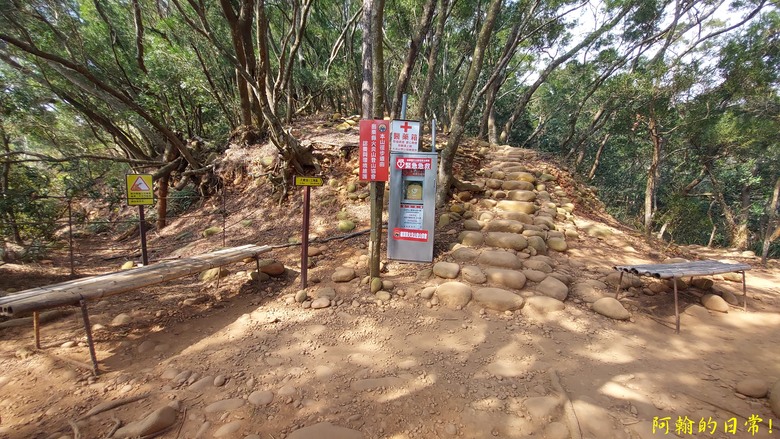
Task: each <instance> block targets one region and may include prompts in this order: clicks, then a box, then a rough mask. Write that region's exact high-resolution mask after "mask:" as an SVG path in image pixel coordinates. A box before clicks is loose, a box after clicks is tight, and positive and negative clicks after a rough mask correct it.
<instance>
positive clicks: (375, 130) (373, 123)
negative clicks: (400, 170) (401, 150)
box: [359, 119, 390, 181]
mask: <svg viewBox="0 0 780 439" xmlns="http://www.w3.org/2000/svg"><path fill="white" fill-rule="evenodd" d="M389 140H390V122H389V121H386V120H382V119H378V120H361V121H360V161H359V162H360V180H361V181H387V179H388V175H389V168H388V167H389V165H390V143H389Z"/></svg>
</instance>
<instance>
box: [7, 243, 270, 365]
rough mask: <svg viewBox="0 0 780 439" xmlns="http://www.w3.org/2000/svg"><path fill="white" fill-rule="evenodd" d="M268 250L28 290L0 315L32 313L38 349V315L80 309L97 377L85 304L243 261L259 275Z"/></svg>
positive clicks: (228, 252)
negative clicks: (252, 262) (254, 266)
mask: <svg viewBox="0 0 780 439" xmlns="http://www.w3.org/2000/svg"><path fill="white" fill-rule="evenodd" d="M269 250H271V247H270V246H256V245H244V246H240V247H233V248H227V249H223V250H218V251H215V252H211V253H205V254H202V255H197V256H191V257H188V258H181V259H176V260H172V261H162V262H158V263H155V264H153V265H147V266H144V267H138V268H132V269H129V270H123V271H118V272H113V273H106V274H102V275H97V276H90V277H84V278H80V279H74V280H70V281H67V282H61V283H58V284H54V285H48V286H44V287H38V288H31V289H29V290H24V291H20V292H18V293H14V294H10V295H8V296H5V297H0V315H5V316H11V317H13V316H19V315H28V314H29V313H30V312H32V314H33V332H34V333H35V347H36V348H38V349H40V347H41V343H40V325H39V318H38V316H39V312H40V311H43V310H47V309H51V308H57V307H62V306H80V307H81V315H82V319H83V320H84V330H85V331H86V333H87V344H88V345H89V354H90V356H91V358H92V366H93V372H94V373H95V375H97V374H98V361H97V356H96V355H95V346H94V344H93V342H92V328H91V326H90V324H89V313H88V310H87V301H89V300H97V299H102V298H104V297H109V296H113V295H115V294H120V293H126V292H129V291H133V290H137V289H139V288H143V287H148V286H151V285H156V284H160V283H163V282H167V281H169V280H174V279H178V278H182V277H185V276H189V275H193V274H197V273H200V272H202V271H204V270H208V269H211V268H217V267H222V266H224V265H229V264H233V263H236V262H239V261H243V260H245V259H254V260H255V262H256V264H257V269H258V271H259V270H260V261H259V256H260V254H262V253H265V252H267V251H269Z"/></svg>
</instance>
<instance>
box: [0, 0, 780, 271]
mask: <svg viewBox="0 0 780 439" xmlns="http://www.w3.org/2000/svg"><path fill="white" fill-rule="evenodd" d="M365 8H370V9H371V12H372V13H374V15H372V16H373V17H378V20H377V21H378V25H379V26H381V30H382V33H381V35H382V40H383V41H382V43H381V44H378V46H379V48H378V49H374V50H375V55H374V56H375V58H376V57H377V56H378V57H379V62H376V59H375V62H374V67H373V68H374V75H375V77H376V75H380V74H381V75H380V76H378V77H380V78H381V77H383V79H382V80H380V81H379V82H378V83H379V84H380V88H379V89H378V90H376V92H375V93H373V96H374V99H375V100H376V102H374V105H373V113H374V115H373V116H374V117H381V116H382V115H384V116H391V115H393V116H394V117H397V115H398V114H399V112H400V110H399V108H400V99H401V96H402V95H403V94H404V93H406V94H408V95H409V112H408V114H409V117H410V118H417V119H420V120H424V121H430V120H432V119H436V121H437V124H438V125H439V126H440V127H443V128H444V129H445V131H447V132H448V133H449V137H448V140H447V143H446V145H443V146H442V154H441V156H442V165H441V167H440V176H439V184H440V186H439V197H438V201H439V203H440V204H441V203H445V202H446V201H447V199H448V197H449V194H450V189H451V187H452V186H453V185H457V184H458V183H459V182H458V181H457V180H456V179H455V178H454V175H453V163H454V158H455V157H456V156H457V155H458V150H459V144H460V142H461V141H462V139H463V136H466V135H470V136H477V137H480V138H482V139H484V140H485V141H487V142H490V143H494V144H495V143H499V142H500V143H509V144H511V145H514V146H522V147H527V148H535V149H539V150H542V151H545V152H548V153H551V154H553V155H554V156H556V157H557V158H558V159H559V160H560V162H561V163H562V164H563V165H565V166H568V167H570V168H571V169H572V170H573V171H574V172H575V173H576V174H577V175H578V176H579V177H580V178H581V179H582V181H583V182H586V183H588V184H591V185H594V186H596V187H598V188H599V189H600V194H601V197H602V199H603V200H604V201H605V203H606V204H607V206H608V208H609V210H610V211H611V212H612V213H613V214H615V215H616V216H618V217H620V218H621V219H623V220H626V221H628V222H631V223H634V224H636V225H637V226H638V227H641V228H643V229H644V230H645V232H646V233H647V234H648V235H658V236H661V237H663V238H664V239H671V240H674V241H675V242H679V243H700V244H712V243H714V244H720V245H728V246H734V247H738V248H743V249H745V248H751V247H752V248H755V249H758V248H759V246H760V245H761V244H762V243H767V245H765V246H764V247H763V248H762V250H765V251H766V252H770V253H771V254H773V255H775V256H777V255H778V253H780V250H778V248H777V247H775V248H774V250H772V248H771V246H769V245H768V242H769V241H771V240H772V239H771V238H772V237H773V236H774V237H775V238H776V237H777V235H778V234H780V233H778V232H776V230H778V227H780V225H779V224H778V210H777V209H778V205H777V204H778V202H777V195H776V193H777V190H776V187H777V186H778V184H780V160H779V159H778V157H780V146H779V143H778V130H777V127H778V122H780V120H779V117H780V111H779V109H780V100H779V99H778V85H780V84H778V81H779V79H780V76H779V73H780V69H779V66H778V62H780V34H779V33H780V14H779V11H778V8H777V5H776V4H775V3H772V2H766V1H765V0H741V1H733V2H730V3H729V2H726V1H725V0H706V1H699V2H673V1H670V0H654V1H646V0H610V1H602V2H579V1H570V0H556V1H547V2H541V1H538V0H416V1H414V0H384V1H378V0H374V1H368V0H366V1H363V0H337V1H336V0H285V1H278V0H220V1H218V2H216V1H215V2H204V1H200V0H165V1H164V0H122V1H118V0H105V1H97V0H34V1H26V2H23V1H19V0H2V1H1V2H0V87H2V90H3V93H2V95H1V96H0V115H1V117H0V137H2V140H3V149H2V150H1V151H0V166H1V168H0V171H2V172H1V173H0V215H1V216H2V217H3V219H4V221H3V227H2V234H3V235H4V236H5V237H6V238H10V239H14V240H17V241H23V240H24V239H26V238H29V237H30V236H25V234H28V235H29V233H30V232H26V231H24V230H21V231H20V230H19V228H18V227H14V226H13V224H14V222H15V220H16V219H18V218H21V217H24V216H25V215H28V216H30V215H32V216H36V215H43V214H44V213H42V212H34V211H29V212H25V208H24V207H22V208H20V207H19V205H18V203H15V202H14V201H13V200H16V199H18V197H22V196H25V193H24V190H25V189H24V188H28V187H30V184H29V181H30V180H31V179H32V180H36V181H37V184H36V186H38V187H42V188H45V189H44V190H46V191H49V192H51V193H52V194H53V193H58V194H61V193H64V192H65V190H66V189H67V190H70V191H86V190H88V189H89V187H90V184H89V183H88V180H89V179H90V178H98V177H99V176H102V175H105V174H106V173H107V172H109V170H110V169H116V167H117V166H124V167H125V169H126V167H127V166H130V167H131V168H133V169H136V170H140V169H145V170H148V171H150V172H152V173H154V175H155V179H156V181H157V182H158V183H157V185H158V186H164V187H165V189H166V190H167V188H168V187H169V186H170V187H175V188H178V189H181V188H183V187H185V186H186V185H193V186H195V187H197V188H198V189H199V190H200V192H201V193H202V194H204V195H208V194H209V193H210V191H213V189H214V187H215V184H216V181H215V180H216V177H215V176H214V174H213V162H214V160H215V158H216V157H218V155H219V153H220V152H222V149H223V148H224V145H225V144H226V143H227V141H228V139H229V138H235V137H236V136H243V137H242V138H247V139H264V138H267V139H269V140H270V141H271V142H272V143H273V144H274V145H275V146H276V148H277V149H278V151H279V156H280V161H281V163H282V166H281V167H280V169H281V170H282V171H281V172H282V177H285V178H287V177H289V176H290V175H291V174H292V173H293V172H303V171H309V170H312V169H313V170H316V169H317V167H318V164H317V162H316V159H315V157H314V156H313V155H312V154H311V150H310V149H309V147H308V146H307V145H304V144H302V143H301V142H300V140H299V139H297V138H296V137H295V136H294V135H293V131H292V130H291V129H290V126H291V124H292V123H294V120H295V118H296V117H298V116H301V115H307V114H315V113H318V112H326V111H327V112H331V113H333V112H337V113H340V114H361V113H362V112H363V111H362V109H363V108H364V106H363V105H362V103H361V99H362V88H363V64H362V59H363V58H362V55H363V50H364V45H363V44H362V43H361V41H362V38H363V32H364V29H363V23H364V21H363V20H361V17H362V16H363V13H364V12H365V11H366V9H365ZM377 9H378V10H379V12H381V13H380V14H378V15H377V14H376V10H377ZM112 167H113V168H112ZM27 195H29V194H27Z"/></svg>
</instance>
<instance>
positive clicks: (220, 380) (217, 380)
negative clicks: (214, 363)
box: [214, 375, 227, 387]
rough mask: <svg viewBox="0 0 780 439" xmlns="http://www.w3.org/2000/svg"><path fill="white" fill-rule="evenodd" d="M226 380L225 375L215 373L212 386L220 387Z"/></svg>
mask: <svg viewBox="0 0 780 439" xmlns="http://www.w3.org/2000/svg"><path fill="white" fill-rule="evenodd" d="M226 382H227V379H226V378H225V375H217V376H216V377H215V378H214V386H215V387H222V386H224V385H225V383H226Z"/></svg>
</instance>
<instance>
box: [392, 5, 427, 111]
mask: <svg viewBox="0 0 780 439" xmlns="http://www.w3.org/2000/svg"><path fill="white" fill-rule="evenodd" d="M435 10H436V0H425V5H424V6H423V12H422V15H421V16H420V23H419V24H418V25H417V31H416V32H415V33H414V35H413V36H412V40H411V43H410V44H409V50H408V51H407V52H406V58H405V59H404V65H403V67H401V71H400V72H399V73H398V81H397V82H396V86H395V96H394V97H393V104H392V106H391V108H390V119H391V120H392V119H396V118H397V117H398V115H400V114H401V103H402V100H403V95H404V92H405V91H406V88H407V86H408V85H409V78H411V74H412V69H414V64H415V63H416V62H417V56H418V55H419V54H420V47H421V46H422V42H423V39H424V38H425V36H426V35H428V31H430V29H431V22H432V21H433V13H434V11H435Z"/></svg>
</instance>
